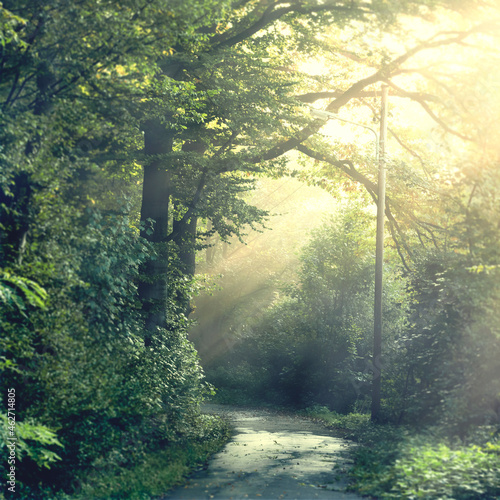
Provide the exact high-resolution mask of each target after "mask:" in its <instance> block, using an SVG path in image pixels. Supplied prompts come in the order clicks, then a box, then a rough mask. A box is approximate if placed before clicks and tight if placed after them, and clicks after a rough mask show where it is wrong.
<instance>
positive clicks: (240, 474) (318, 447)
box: [164, 405, 362, 500]
mask: <svg viewBox="0 0 500 500" xmlns="http://www.w3.org/2000/svg"><path fill="white" fill-rule="evenodd" d="M206 411H207V412H209V413H217V414H219V415H225V416H226V417H228V418H229V419H230V420H231V421H232V423H233V425H234V427H235V432H234V436H233V438H232V439H231V441H230V442H229V443H228V444H227V445H226V446H225V447H224V449H223V450H222V451H220V452H219V453H217V454H215V455H214V456H213V457H212V459H211V460H210V462H209V464H208V467H207V468H206V469H205V470H202V471H199V472H196V473H195V474H193V475H192V476H191V477H190V479H189V480H188V482H187V484H185V485H184V486H182V487H180V488H178V489H175V490H173V491H171V492H170V493H169V494H167V495H166V496H165V497H164V498H165V499H169V500H210V499H214V500H222V499H224V500H229V499H233V500H245V499H248V500H274V499H301V500H314V499H325V500H326V499H329V500H342V499H344V500H360V499H361V498H362V497H360V496H357V495H355V494H353V493H346V492H344V488H345V485H346V479H345V470H346V468H347V467H348V463H347V461H346V458H345V457H343V453H342V452H345V450H346V448H347V447H348V446H351V445H352V444H350V443H349V442H348V441H346V440H345V439H341V438H338V437H335V436H333V433H332V432H330V431H329V430H328V429H326V428H325V427H323V426H322V425H320V424H318V423H315V422H312V421H310V420H308V419H305V418H301V417H297V416H294V415H284V414H281V413H279V412H274V411H270V410H261V409H259V410H248V409H238V408H236V407H230V406H222V405H207V407H206Z"/></svg>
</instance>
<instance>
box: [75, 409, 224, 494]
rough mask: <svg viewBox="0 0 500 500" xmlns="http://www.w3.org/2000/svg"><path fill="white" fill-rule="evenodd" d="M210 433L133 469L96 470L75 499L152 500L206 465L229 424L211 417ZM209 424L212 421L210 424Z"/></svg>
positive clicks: (163, 451)
mask: <svg viewBox="0 0 500 500" xmlns="http://www.w3.org/2000/svg"><path fill="white" fill-rule="evenodd" d="M204 418H205V419H206V420H207V422H206V424H207V426H209V427H210V432H209V433H208V434H204V435H202V436H199V437H198V438H195V439H190V440H186V441H184V442H179V443H169V444H168V446H165V447H164V448H163V449H158V450H155V451H152V452H151V453H147V454H146V456H145V458H144V459H143V460H142V461H140V462H139V463H137V464H136V465H135V466H134V467H133V468H130V469H121V468H120V467H117V466H113V465H112V466H111V467H108V468H104V469H102V470H100V471H94V472H92V473H91V474H89V475H88V476H87V477H85V478H83V481H82V482H81V487H80V491H79V494H78V495H76V496H74V497H72V498H73V499H74V500H84V499H88V498H95V499H98V498H103V499H104V498H106V499H110V500H114V499H116V500H121V499H130V500H149V499H151V498H155V497H157V496H159V495H164V494H165V493H166V492H167V491H169V490H170V489H172V488H173V487H175V486H178V485H179V484H182V482H183V481H184V479H185V478H186V476H188V475H189V473H191V472H193V470H196V468H198V467H200V466H203V465H204V464H205V463H206V462H207V460H208V459H209V458H210V456H211V455H212V454H213V453H215V452H217V451H219V450H220V449H221V447H222V446H223V445H224V444H225V443H226V442H227V441H228V439H229V437H230V429H229V425H228V424H227V423H226V422H225V421H224V420H222V419H221V418H220V417H216V416H207V415H205V416H204ZM208 421H209V422H208Z"/></svg>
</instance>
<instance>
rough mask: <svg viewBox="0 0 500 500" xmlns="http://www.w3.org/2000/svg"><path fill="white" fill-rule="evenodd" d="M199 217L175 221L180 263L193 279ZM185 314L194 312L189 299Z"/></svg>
mask: <svg viewBox="0 0 500 500" xmlns="http://www.w3.org/2000/svg"><path fill="white" fill-rule="evenodd" d="M197 224H198V217H195V216H192V217H191V218H190V219H189V220H188V221H186V222H184V221H174V227H173V231H174V234H175V235H176V236H175V238H174V241H175V243H176V244H177V247H178V248H179V253H178V257H179V261H180V270H181V272H182V273H183V274H184V275H186V276H189V277H190V278H192V277H193V276H194V274H195V272H196V227H197ZM183 302H184V313H185V314H186V316H189V315H190V314H191V312H192V311H193V307H192V306H191V303H190V300H189V297H184V298H183Z"/></svg>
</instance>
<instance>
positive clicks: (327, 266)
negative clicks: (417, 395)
mask: <svg viewBox="0 0 500 500" xmlns="http://www.w3.org/2000/svg"><path fill="white" fill-rule="evenodd" d="M373 234H374V221H373V218H371V217H370V216H369V215H367V214H366V213H364V212H363V211H362V210H361V209H359V208H356V207H355V208H350V209H346V210H344V211H343V212H342V213H340V214H339V215H338V217H336V218H335V219H332V220H330V221H328V223H326V224H325V226H324V227H322V228H321V229H319V230H317V231H315V232H314V233H313V238H312V241H311V242H310V243H309V245H307V246H306V247H305V249H304V250H303V253H302V256H301V260H302V267H301V270H300V273H299V280H298V283H296V284H293V285H289V286H288V287H287V288H286V290H285V293H286V295H285V297H284V298H283V299H281V300H280V301H279V302H277V303H275V304H273V306H272V307H270V308H269V309H267V310H266V311H264V312H263V313H262V314H261V315H260V317H258V318H255V320H254V321H253V322H251V323H250V324H249V325H247V326H246V328H245V329H244V330H243V332H242V334H241V336H240V338H238V339H235V340H236V342H235V347H234V348H233V350H232V352H230V353H229V355H228V356H227V357H226V358H225V359H223V360H218V363H217V367H213V368H210V369H208V370H207V372H208V377H209V379H210V380H211V381H212V382H213V383H215V384H216V385H217V386H218V387H221V388H222V389H223V390H224V391H226V394H227V392H228V390H230V391H231V393H233V394H234V393H237V392H238V391H239V393H240V395H239V396H238V399H240V400H241V398H248V399H253V400H260V401H266V402H270V403H274V404H280V405H291V406H294V407H298V408H305V407H308V406H312V405H314V404H319V405H324V406H327V407H329V408H330V409H334V410H336V411H339V412H343V413H345V412H348V411H349V410H352V409H353V408H354V406H355V405H356V404H357V403H359V402H361V401H363V402H364V401H365V400H366V398H367V397H368V396H369V391H370V381H371V378H372V375H371V373H372V363H371V359H370V352H371V345H372V340H371V339H372V335H373V279H374V259H373V245H374V241H373ZM385 286H386V289H385V294H386V299H385V302H386V307H385V320H386V323H387V327H386V338H385V353H384V354H385V356H386V357H387V359H388V360H391V359H392V358H394V356H395V355H394V351H395V349H396V347H397V345H396V343H395V339H396V337H397V336H398V335H401V333H402V332H403V330H404V327H405V325H406V316H407V308H408V300H409V297H408V294H407V293H406V291H405V281H404V279H403V278H402V277H401V276H400V275H399V273H398V271H397V270H396V269H391V266H390V264H387V270H386V285H385ZM388 364H389V363H388ZM388 380H389V383H388V384H386V385H385V387H384V389H385V391H386V396H390V395H392V393H391V391H393V392H394V389H393V386H394V384H395V382H394V379H391V378H388ZM391 384H392V385H391Z"/></svg>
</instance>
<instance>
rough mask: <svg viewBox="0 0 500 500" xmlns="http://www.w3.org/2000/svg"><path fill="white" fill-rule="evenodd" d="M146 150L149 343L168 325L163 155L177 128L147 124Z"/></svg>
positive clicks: (144, 292) (142, 292)
mask: <svg viewBox="0 0 500 500" xmlns="http://www.w3.org/2000/svg"><path fill="white" fill-rule="evenodd" d="M143 129H144V152H145V154H146V155H148V156H149V155H151V159H150V160H149V161H148V163H146V164H145V165H144V183H143V190H142V206H141V222H142V224H143V227H142V230H141V236H143V237H144V238H146V239H147V240H149V241H151V242H152V243H153V244H154V246H155V249H156V252H157V255H156V256H155V257H154V258H152V259H150V260H149V261H148V262H146V263H145V265H144V266H143V268H142V272H141V281H140V282H139V298H140V299H141V301H142V307H143V311H144V314H145V327H146V331H145V336H144V343H145V344H146V345H150V344H151V341H152V339H153V337H154V336H155V333H156V331H157V329H158V328H165V327H166V325H167V284H168V248H167V247H168V235H169V222H168V219H169V203H170V192H171V186H170V173H169V172H168V170H167V168H166V164H165V163H166V162H165V159H164V158H162V157H161V156H159V155H163V154H166V153H169V152H171V151H172V146H173V136H174V132H173V131H172V130H169V129H168V128H167V127H166V126H165V124H163V123H161V122H160V120H159V119H152V120H148V121H147V122H146V123H145V124H144V126H143Z"/></svg>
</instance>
